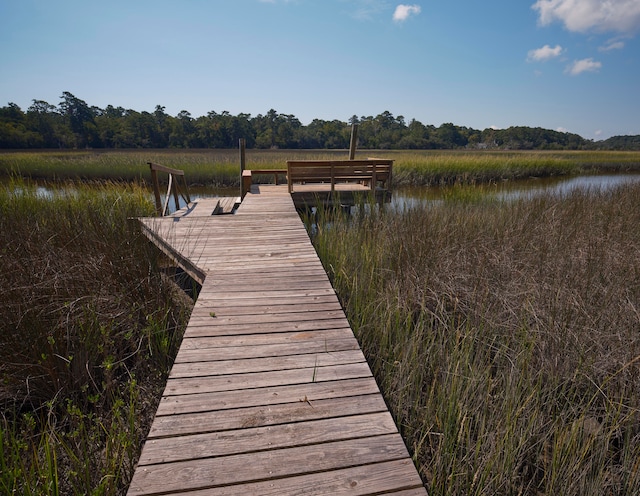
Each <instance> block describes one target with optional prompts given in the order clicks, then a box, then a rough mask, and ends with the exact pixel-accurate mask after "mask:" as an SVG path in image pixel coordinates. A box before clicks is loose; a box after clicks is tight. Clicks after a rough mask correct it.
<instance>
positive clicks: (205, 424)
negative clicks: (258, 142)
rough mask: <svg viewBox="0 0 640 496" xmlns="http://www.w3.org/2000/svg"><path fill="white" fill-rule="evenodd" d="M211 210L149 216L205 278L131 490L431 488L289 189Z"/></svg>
mask: <svg viewBox="0 0 640 496" xmlns="http://www.w3.org/2000/svg"><path fill="white" fill-rule="evenodd" d="M209 206H210V204H209ZM201 207H202V208H203V209H204V210H200V211H199V209H200V208H201ZM208 208H209V207H207V202H203V203H201V204H200V206H199V207H197V208H195V209H192V210H191V212H190V213H186V211H182V212H179V213H177V215H176V216H174V217H168V218H167V217H165V218H154V219H142V222H143V226H144V228H145V229H146V230H147V233H148V234H149V236H150V237H151V238H152V239H154V241H155V242H156V243H157V244H158V245H161V247H162V248H163V249H164V250H165V252H167V253H173V254H174V255H173V256H174V258H175V259H176V260H177V261H178V262H179V263H181V264H186V265H187V267H186V268H187V269H189V270H191V271H193V272H197V274H199V277H201V278H202V282H203V286H202V290H201V292H200V294H199V296H198V300H197V302H196V304H195V307H194V310H193V313H192V316H191V319H190V321H189V324H188V327H187V329H186V332H185V335H184V339H183V342H182V346H181V348H180V350H179V352H178V355H177V357H176V362H175V364H174V366H173V369H172V371H171V374H170V377H169V379H168V382H167V386H166V389H165V391H164V394H163V396H162V399H161V401H160V405H159V407H158V411H157V413H156V417H155V420H154V422H153V425H152V427H151V431H150V433H149V436H148V439H147V441H146V444H145V446H144V449H143V451H142V455H141V457H140V461H139V464H138V467H137V469H136V472H135V474H134V476H133V480H132V482H131V485H130V488H129V492H128V494H129V495H148V494H182V493H187V492H188V494H191V495H194V496H195V495H232V494H234V495H254V494H255V495H287V494H296V495H319V494H349V495H366V494H397V495H404V496H409V495H425V494H426V490H425V489H424V487H423V485H422V482H421V480H420V477H419V476H418V473H417V471H416V469H415V467H414V465H413V462H412V461H411V459H410V458H409V456H408V453H407V450H406V447H405V445H404V443H403V441H402V438H401V437H400V435H399V434H398V431H397V429H396V426H395V424H394V422H393V419H392V418H391V415H390V413H389V412H388V410H387V407H386V405H385V403H384V400H383V398H382V396H381V394H380V392H379V389H378V386H377V384H376V382H375V380H374V378H373V377H372V375H371V371H370V369H369V366H368V364H367V362H366V361H365V359H364V356H363V354H362V352H361V350H360V348H359V346H358V343H357V341H356V339H355V337H354V335H353V331H352V330H351V328H350V326H349V323H348V322H347V319H346V318H345V315H344V313H343V311H342V309H341V306H340V303H339V302H338V299H337V297H336V295H335V292H334V290H333V288H332V287H331V284H330V282H329V280H328V277H327V275H326V273H325V271H324V269H323V267H322V265H321V263H320V261H319V259H318V257H317V255H316V253H315V250H314V248H313V246H312V245H311V242H310V240H309V237H308V236H307V233H306V230H305V227H304V225H303V223H302V221H301V220H300V218H299V216H298V214H297V213H296V210H295V208H294V205H293V202H292V199H291V196H290V195H289V194H288V191H287V186H286V185H284V186H261V187H258V186H254V187H253V193H252V194H248V195H247V196H246V197H245V199H244V201H243V203H242V205H241V206H240V208H238V210H237V212H236V214H235V215H226V216H211V215H210V212H209V213H207V214H206V215H199V214H201V213H203V211H205V210H207V209H208Z"/></svg>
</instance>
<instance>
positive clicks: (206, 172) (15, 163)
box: [0, 149, 640, 187]
mask: <svg viewBox="0 0 640 496" xmlns="http://www.w3.org/2000/svg"><path fill="white" fill-rule="evenodd" d="M347 156H348V152H347V151H346V150H247V152H246V160H247V168H249V169H281V168H285V167H286V161H287V160H331V159H335V160H344V159H346V158H347ZM365 157H379V158H390V159H393V160H395V163H394V174H393V177H394V180H393V182H394V185H395V186H425V185H450V184H477V183H486V182H496V181H503V180H512V179H522V178H528V177H548V176H559V175H567V174H579V173H592V172H620V171H638V170H640V153H638V152H602V151H589V152H587V151H561V152H550V151H544V152H542V151H489V150H473V151H470V150H465V151H462V150H456V151H453V150H404V151H388V150H385V151H382V150H360V151H358V154H357V158H365ZM147 162H156V163H160V164H162V165H166V166H168V167H172V168H177V169H183V170H184V171H185V173H186V178H187V180H188V181H189V182H190V183H191V184H194V185H195V184H200V185H207V186H215V187H239V182H240V158H239V152H238V151H237V150H218V149H207V150H82V151H64V152H61V151H37V152H36V151H28V152H26V151H25V152H2V153H0V176H3V175H4V176H7V175H14V176H15V175H19V176H22V177H26V178H30V179H37V180H48V181H51V180H58V181H64V180H76V181H77V180H85V181H86V180H95V181H102V180H105V179H106V180H116V181H128V182H144V181H146V180H148V178H149V168H148V166H147Z"/></svg>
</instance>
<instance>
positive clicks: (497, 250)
mask: <svg viewBox="0 0 640 496" xmlns="http://www.w3.org/2000/svg"><path fill="white" fill-rule="evenodd" d="M638 198H640V187H639V186H637V185H636V186H632V185H629V186H624V187H620V188H617V189H615V190H612V191H606V192H601V191H591V192H588V191H576V192H573V193H571V194H569V195H567V196H564V197H562V198H561V197H558V196H553V195H543V196H540V197H535V198H530V199H521V200H516V201H498V200H495V199H482V198H481V197H476V198H474V197H473V196H469V197H467V198H466V199H465V201H445V202H434V203H430V204H426V205H422V206H417V207H415V208H411V209H405V210H404V211H392V210H384V209H383V210H379V209H377V208H375V207H371V208H368V209H366V212H368V213H362V212H365V210H362V211H361V213H360V214H356V215H354V216H352V217H351V218H346V217H344V216H340V215H339V216H331V215H329V214H326V215H327V218H325V219H323V218H322V215H321V218H320V219H319V220H318V227H317V230H316V232H315V237H314V243H315V245H316V249H317V251H318V253H319V255H320V257H321V259H322V260H323V263H324V265H325V267H326V269H327V271H328V273H329V274H330V276H331V279H332V282H333V284H334V287H335V288H336V291H337V293H338V295H339V296H340V299H341V301H342V303H343V306H344V308H345V311H346V313H347V316H348V318H349V320H350V322H351V324H352V326H353V328H354V330H355V332H356V334H357V336H358V338H359V340H360V342H361V345H362V347H363V350H364V352H365V355H366V356H367V359H368V361H369V363H370V365H371V367H372V369H373V371H374V374H375V376H376V378H377V380H378V383H379V384H380V386H381V389H382V390H383V394H384V396H385V398H386V401H387V402H388V404H389V406H390V409H391V411H392V413H393V415H394V417H395V419H396V421H397V423H398V425H399V427H400V429H401V432H402V434H403V436H404V438H405V441H406V442H407V445H408V447H409V449H410V451H411V453H412V454H413V457H414V459H415V461H416V464H417V466H418V468H419V471H420V473H421V475H422V477H423V480H424V481H425V483H426V486H427V488H428V490H429V494H432V495H454V494H455V495H459V494H465V495H466V494H477V495H480V494H533V495H539V494H549V495H551V494H554V495H555V494H563V495H572V494H573V495H601V494H629V495H631V494H638V493H640V471H639V468H640V467H639V465H640V413H639V410H638V409H639V408H640V334H639V331H640V313H639V310H640V272H639V271H638V267H640V230H639V229H638V225H640V209H639V208H638Z"/></svg>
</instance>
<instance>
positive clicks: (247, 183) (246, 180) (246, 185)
mask: <svg viewBox="0 0 640 496" xmlns="http://www.w3.org/2000/svg"><path fill="white" fill-rule="evenodd" d="M254 174H255V175H259V174H263V175H273V178H274V179H273V180H274V182H275V183H276V185H278V184H280V183H279V182H278V176H279V175H282V176H285V178H286V176H287V169H244V170H243V171H242V177H241V183H242V184H241V188H242V189H241V192H240V196H241V198H243V199H244V197H245V195H246V194H247V193H248V192H249V191H251V184H252V183H253V175H254Z"/></svg>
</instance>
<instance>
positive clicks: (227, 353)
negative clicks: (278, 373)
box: [176, 338, 360, 362]
mask: <svg viewBox="0 0 640 496" xmlns="http://www.w3.org/2000/svg"><path fill="white" fill-rule="evenodd" d="M357 349H360V346H359V345H358V341H356V339H355V338H345V339H331V340H327V341H325V342H321V341H305V342H300V343H282V344H266V345H262V346H229V347H226V348H206V349H204V350H183V349H180V350H179V351H178V355H177V357H176V362H200V361H207V360H237V359H240V358H265V357H275V356H287V355H301V354H305V353H323V352H325V353H331V352H334V351H348V350H357Z"/></svg>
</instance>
